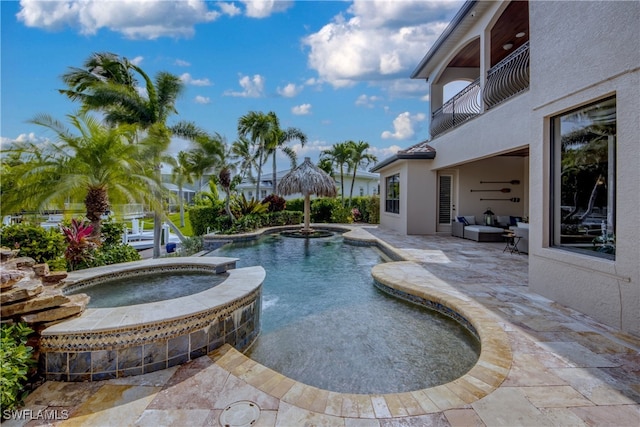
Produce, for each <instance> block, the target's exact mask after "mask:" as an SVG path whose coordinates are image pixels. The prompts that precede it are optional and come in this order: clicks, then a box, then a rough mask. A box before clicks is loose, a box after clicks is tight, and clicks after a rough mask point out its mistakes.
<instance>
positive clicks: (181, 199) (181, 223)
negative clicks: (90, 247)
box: [178, 185, 184, 228]
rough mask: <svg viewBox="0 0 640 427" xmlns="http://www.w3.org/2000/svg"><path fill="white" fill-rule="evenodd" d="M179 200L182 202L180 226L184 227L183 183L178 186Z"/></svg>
mask: <svg viewBox="0 0 640 427" xmlns="http://www.w3.org/2000/svg"><path fill="white" fill-rule="evenodd" d="M178 200H179V202H178V203H180V227H182V228H184V194H182V185H179V186H178Z"/></svg>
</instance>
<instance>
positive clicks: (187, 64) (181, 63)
mask: <svg viewBox="0 0 640 427" xmlns="http://www.w3.org/2000/svg"><path fill="white" fill-rule="evenodd" d="M174 64H176V65H177V66H178V67H190V66H191V63H190V62H187V61H184V60H182V59H176V61H175V62H174Z"/></svg>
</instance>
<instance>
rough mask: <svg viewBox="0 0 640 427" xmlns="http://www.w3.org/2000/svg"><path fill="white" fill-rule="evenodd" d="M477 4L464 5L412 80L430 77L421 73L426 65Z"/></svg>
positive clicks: (473, 0) (472, 2)
mask: <svg viewBox="0 0 640 427" xmlns="http://www.w3.org/2000/svg"><path fill="white" fill-rule="evenodd" d="M476 3H477V1H476V0H468V1H467V2H466V3H465V4H463V5H462V7H461V8H460V10H459V11H458V13H456V16H454V17H453V19H452V20H451V22H450V23H449V25H447V28H445V30H444V32H443V33H442V34H440V37H438V39H437V40H436V42H435V43H434V44H433V46H431V49H429V51H428V52H427V54H426V55H425V56H424V58H422V61H420V63H419V64H418V66H417V67H416V69H415V70H413V73H411V78H412V79H426V78H427V77H429V76H428V75H425V73H421V71H422V70H423V69H424V68H425V67H426V65H427V64H428V63H429V61H431V59H432V58H433V57H434V56H435V54H436V53H437V52H438V51H439V50H440V48H441V47H442V45H443V44H444V42H445V41H446V40H447V39H448V38H449V36H451V34H452V33H453V30H455V29H456V27H457V26H458V25H460V23H461V22H462V20H463V19H464V18H465V17H466V16H467V13H469V11H470V10H471V9H472V8H473V6H474V5H475V4H476Z"/></svg>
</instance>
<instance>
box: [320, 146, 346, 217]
mask: <svg viewBox="0 0 640 427" xmlns="http://www.w3.org/2000/svg"><path fill="white" fill-rule="evenodd" d="M325 159H326V160H325ZM350 159H351V147H350V145H349V141H345V142H338V143H337V144H334V145H333V147H331V149H330V150H324V151H323V152H322V153H320V161H321V162H322V161H326V162H330V163H331V165H332V166H335V167H337V168H338V170H339V171H340V197H341V198H342V203H343V204H344V166H345V165H347V168H349V167H350V163H349V161H350ZM348 170H349V169H348Z"/></svg>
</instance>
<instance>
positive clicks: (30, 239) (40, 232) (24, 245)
mask: <svg viewBox="0 0 640 427" xmlns="http://www.w3.org/2000/svg"><path fill="white" fill-rule="evenodd" d="M0 240H1V241H2V245H3V246H6V247H9V248H11V249H19V250H20V252H19V253H18V254H19V255H20V256H26V257H31V258H33V259H34V260H35V261H36V262H37V263H44V262H47V263H49V264H50V265H49V266H50V267H52V264H59V260H64V259H63V258H62V256H63V254H64V250H65V246H66V245H65V239H64V236H63V235H62V233H60V231H59V230H58V229H49V230H46V229H44V228H42V227H40V226H39V225H33V224H30V223H27V222H22V223H20V224H13V225H8V226H5V227H2V231H1V232H0Z"/></svg>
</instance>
